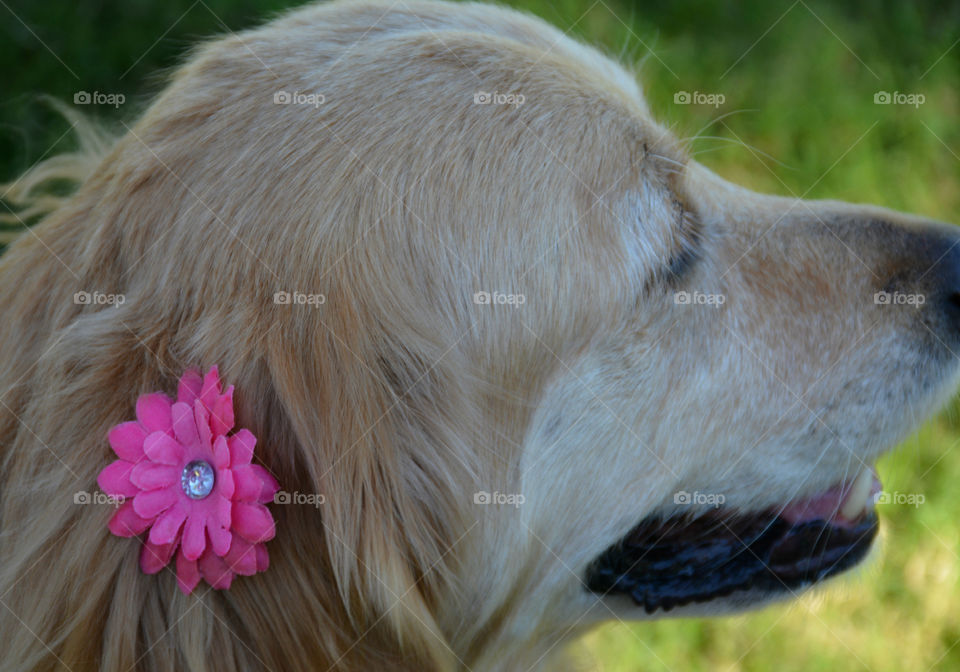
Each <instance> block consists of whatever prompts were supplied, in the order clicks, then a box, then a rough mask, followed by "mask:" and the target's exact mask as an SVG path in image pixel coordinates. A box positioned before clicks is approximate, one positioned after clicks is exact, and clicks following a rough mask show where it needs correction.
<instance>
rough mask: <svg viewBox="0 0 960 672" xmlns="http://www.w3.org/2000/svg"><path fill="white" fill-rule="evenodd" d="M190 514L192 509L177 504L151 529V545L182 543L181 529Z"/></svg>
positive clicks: (158, 519) (179, 503)
mask: <svg viewBox="0 0 960 672" xmlns="http://www.w3.org/2000/svg"><path fill="white" fill-rule="evenodd" d="M189 512H190V508H189V507H188V506H187V505H186V503H184V502H177V503H176V504H174V505H173V506H171V507H170V508H169V509H167V510H166V511H165V512H164V513H163V514H162V515H161V516H160V517H159V518H157V521H156V522H155V523H154V524H153V527H151V528H150V536H149V537H148V539H149V541H150V543H152V544H157V545H161V544H176V543H177V542H178V541H180V527H181V526H182V525H183V521H184V520H186V519H187V514H188V513H189ZM172 552H173V551H171V553H172ZM169 559H170V558H167V560H169Z"/></svg>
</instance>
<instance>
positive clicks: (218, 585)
mask: <svg viewBox="0 0 960 672" xmlns="http://www.w3.org/2000/svg"><path fill="white" fill-rule="evenodd" d="M197 566H198V567H199V568H200V574H202V575H203V578H204V580H205V581H206V582H207V583H209V584H210V585H211V586H213V587H214V588H215V589H217V590H226V589H227V588H229V587H230V584H231V583H232V582H233V572H232V571H230V567H229V566H227V563H225V562H224V561H223V558H218V557H217V556H216V555H214V554H213V553H209V552H207V553H204V554H203V556H202V557H201V558H200V560H198V561H197Z"/></svg>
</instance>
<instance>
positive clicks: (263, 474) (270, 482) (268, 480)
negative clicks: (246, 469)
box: [250, 464, 280, 504]
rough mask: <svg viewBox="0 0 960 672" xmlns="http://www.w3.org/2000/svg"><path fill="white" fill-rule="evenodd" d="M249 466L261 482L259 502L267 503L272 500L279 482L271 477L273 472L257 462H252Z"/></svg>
mask: <svg viewBox="0 0 960 672" xmlns="http://www.w3.org/2000/svg"><path fill="white" fill-rule="evenodd" d="M250 466H251V468H252V469H253V473H254V474H256V475H257V477H258V478H259V479H260V480H261V481H262V482H263V488H262V489H261V490H260V503H261V504H269V503H270V502H272V501H273V496H274V495H275V494H277V491H278V490H279V489H280V484H279V483H278V482H277V479H275V478H274V477H273V474H271V473H270V472H269V471H267V470H266V469H264V468H263V467H261V466H260V465H259V464H252V465H250Z"/></svg>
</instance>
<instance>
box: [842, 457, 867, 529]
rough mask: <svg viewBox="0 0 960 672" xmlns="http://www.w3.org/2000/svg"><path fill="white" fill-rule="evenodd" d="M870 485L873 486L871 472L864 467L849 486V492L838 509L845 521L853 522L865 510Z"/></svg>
mask: <svg viewBox="0 0 960 672" xmlns="http://www.w3.org/2000/svg"><path fill="white" fill-rule="evenodd" d="M871 485H873V471H872V470H871V469H868V468H866V467H864V468H863V469H861V470H860V473H859V474H857V477H856V479H855V480H854V481H853V484H852V485H851V486H850V492H849V493H847V496H846V498H845V499H844V500H843V505H842V506H841V507H840V515H841V516H843V517H844V518H846V519H847V520H853V519H854V518H856V517H857V516H859V515H860V514H861V513H863V511H864V510H865V509H866V508H867V500H868V499H869V496H870V486H871Z"/></svg>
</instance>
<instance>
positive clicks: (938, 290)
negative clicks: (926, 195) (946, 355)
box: [878, 223, 960, 347]
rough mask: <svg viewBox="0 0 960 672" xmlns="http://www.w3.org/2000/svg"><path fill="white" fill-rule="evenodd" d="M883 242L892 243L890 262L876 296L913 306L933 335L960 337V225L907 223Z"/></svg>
mask: <svg viewBox="0 0 960 672" xmlns="http://www.w3.org/2000/svg"><path fill="white" fill-rule="evenodd" d="M886 242H887V243H888V244H889V245H890V248H892V249H890V252H892V254H891V255H890V260H891V262H892V263H893V266H892V268H891V269H890V270H891V271H892V273H890V274H889V275H887V276H886V278H884V280H885V282H884V283H883V286H882V288H881V291H880V292H879V293H878V297H879V300H880V301H881V302H882V301H887V302H888V303H891V304H902V305H912V306H914V307H916V308H917V309H918V313H917V314H918V317H920V319H921V320H922V321H923V323H924V324H925V325H926V326H927V328H928V329H930V331H931V332H932V333H933V334H934V335H935V336H937V337H939V338H941V339H943V340H944V341H945V342H951V343H958V342H960V227H957V226H953V225H950V224H940V223H930V224H923V225H919V226H911V227H908V228H906V229H900V230H899V232H898V235H893V236H890V237H888V238H887V239H886ZM919 309H922V310H919ZM951 347H953V346H952V345H951Z"/></svg>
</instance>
